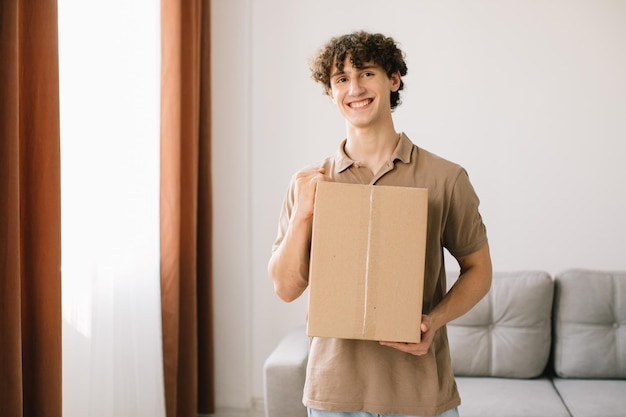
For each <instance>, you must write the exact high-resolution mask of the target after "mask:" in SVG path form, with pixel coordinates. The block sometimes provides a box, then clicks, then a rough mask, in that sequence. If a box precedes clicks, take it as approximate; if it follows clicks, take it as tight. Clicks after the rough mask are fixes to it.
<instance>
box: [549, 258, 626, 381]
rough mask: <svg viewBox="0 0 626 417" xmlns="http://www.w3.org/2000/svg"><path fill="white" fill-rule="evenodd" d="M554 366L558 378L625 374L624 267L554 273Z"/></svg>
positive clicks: (625, 315) (625, 291) (608, 376)
mask: <svg viewBox="0 0 626 417" xmlns="http://www.w3.org/2000/svg"><path fill="white" fill-rule="evenodd" d="M555 281H556V287H555V301H554V315H555V323H554V336H555V338H554V370H555V372H556V374H557V375H558V376H560V377H564V378H602V379H607V378H620V379H623V378H626V271H621V272H606V271H589V270H582V269H572V270H568V271H565V272H563V273H561V274H558V275H557V276H556V277H555Z"/></svg>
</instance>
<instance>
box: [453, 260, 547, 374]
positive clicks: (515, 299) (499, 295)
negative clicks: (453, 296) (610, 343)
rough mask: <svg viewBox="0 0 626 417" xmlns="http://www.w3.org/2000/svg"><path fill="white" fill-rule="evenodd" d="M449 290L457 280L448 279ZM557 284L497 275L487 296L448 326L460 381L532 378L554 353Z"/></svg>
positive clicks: (541, 277) (539, 277) (537, 277)
mask: <svg viewBox="0 0 626 417" xmlns="http://www.w3.org/2000/svg"><path fill="white" fill-rule="evenodd" d="M447 281H448V287H451V286H452V284H454V282H455V281H456V278H455V276H454V275H452V274H448V277H447ZM553 294H554V280H553V279H552V277H551V276H550V275H549V274H548V273H547V272H542V271H519V272H510V273H494V275H493V280H492V285H491V289H490V291H489V293H488V294H487V295H486V296H485V297H484V298H483V299H482V300H481V301H480V302H479V303H478V304H477V305H476V306H474V308H473V309H471V310H470V311H469V312H468V313H466V314H465V315H463V316H461V317H459V318H458V319H456V320H454V321H452V322H450V323H448V326H447V327H448V339H449V341H450V355H451V357H452V368H453V370H454V373H455V375H457V376H492V377H508V378H533V377H537V376H539V375H541V374H542V373H543V371H544V369H545V367H546V364H547V362H548V358H549V356H550V349H551V314H552V302H553Z"/></svg>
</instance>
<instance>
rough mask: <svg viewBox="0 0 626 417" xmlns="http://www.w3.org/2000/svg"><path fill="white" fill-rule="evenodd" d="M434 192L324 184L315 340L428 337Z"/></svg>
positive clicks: (314, 262)
mask: <svg viewBox="0 0 626 417" xmlns="http://www.w3.org/2000/svg"><path fill="white" fill-rule="evenodd" d="M427 212H428V190H427V189H423V188H409V187H391V186H381V185H376V186H372V185H357V184H343V183H335V182H320V183H319V184H318V185H317V193H316V199H315V211H314V215H313V233H312V242H311V262H310V271H309V311H308V325H307V333H308V335H309V336H320V337H336V338H343V339H366V340H384V341H397V342H412V343H416V342H419V340H420V323H421V315H422V297H423V291H424V261H425V252H426V220H427Z"/></svg>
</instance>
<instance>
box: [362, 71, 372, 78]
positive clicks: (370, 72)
mask: <svg viewBox="0 0 626 417" xmlns="http://www.w3.org/2000/svg"><path fill="white" fill-rule="evenodd" d="M373 76H374V73H373V72H372V71H365V72H364V73H363V77H364V78H367V77H373Z"/></svg>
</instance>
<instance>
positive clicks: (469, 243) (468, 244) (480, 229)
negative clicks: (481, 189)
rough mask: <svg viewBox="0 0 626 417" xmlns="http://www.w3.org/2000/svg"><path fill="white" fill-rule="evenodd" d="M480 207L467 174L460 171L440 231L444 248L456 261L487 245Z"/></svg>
mask: <svg viewBox="0 0 626 417" xmlns="http://www.w3.org/2000/svg"><path fill="white" fill-rule="evenodd" d="M479 205H480V200H479V199H478V196H477V195H476V192H475V191H474V187H473V186H472V184H471V182H470V180H469V176H468V175H467V171H465V170H464V169H461V171H460V172H459V174H458V175H457V177H456V181H455V183H454V186H453V188H452V193H451V195H450V202H449V205H448V210H447V214H446V218H445V223H444V230H443V246H444V247H445V248H446V249H448V251H449V252H450V253H451V254H452V255H453V256H454V257H455V258H459V257H462V256H466V255H470V254H472V253H474V252H476V251H477V250H478V249H480V248H481V247H482V246H484V245H485V244H486V243H487V230H486V227H485V225H484V223H483V219H482V216H481V215H480V212H479V210H478V206H479Z"/></svg>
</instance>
